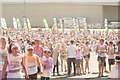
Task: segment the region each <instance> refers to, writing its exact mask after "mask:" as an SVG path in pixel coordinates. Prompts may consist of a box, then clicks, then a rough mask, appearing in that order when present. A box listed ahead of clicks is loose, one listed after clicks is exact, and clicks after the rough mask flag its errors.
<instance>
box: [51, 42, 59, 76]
mask: <svg viewBox="0 0 120 80" xmlns="http://www.w3.org/2000/svg"><path fill="white" fill-rule="evenodd" d="M60 46H61V45H60V43H58V44H56V46H55V48H54V49H53V56H52V57H53V64H54V68H53V76H55V68H56V69H57V75H58V76H59V75H60V74H59V67H58V66H59V61H58V60H59V59H58V58H59V53H60Z"/></svg>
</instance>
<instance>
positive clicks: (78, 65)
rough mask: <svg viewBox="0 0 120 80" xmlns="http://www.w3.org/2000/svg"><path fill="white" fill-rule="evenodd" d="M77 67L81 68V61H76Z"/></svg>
mask: <svg viewBox="0 0 120 80" xmlns="http://www.w3.org/2000/svg"><path fill="white" fill-rule="evenodd" d="M76 66H77V67H80V59H76Z"/></svg>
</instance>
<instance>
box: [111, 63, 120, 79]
mask: <svg viewBox="0 0 120 80" xmlns="http://www.w3.org/2000/svg"><path fill="white" fill-rule="evenodd" d="M109 77H110V78H120V65H114V66H113V67H112V71H111V72H110V75H109Z"/></svg>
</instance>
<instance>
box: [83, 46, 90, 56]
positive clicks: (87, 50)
mask: <svg viewBox="0 0 120 80" xmlns="http://www.w3.org/2000/svg"><path fill="white" fill-rule="evenodd" d="M88 54H90V46H85V50H84V55H85V56H86V55H88Z"/></svg>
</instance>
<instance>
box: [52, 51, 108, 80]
mask: <svg viewBox="0 0 120 80" xmlns="http://www.w3.org/2000/svg"><path fill="white" fill-rule="evenodd" d="M97 66H98V63H97V55H96V54H95V53H91V59H90V74H86V75H82V76H70V77H67V75H66V74H67V73H65V72H64V73H63V72H62V73H61V75H62V76H52V78H51V80H54V79H55V80H101V79H102V80H108V76H109V73H104V77H101V78H98V67H97ZM107 70H108V66H107Z"/></svg>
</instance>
